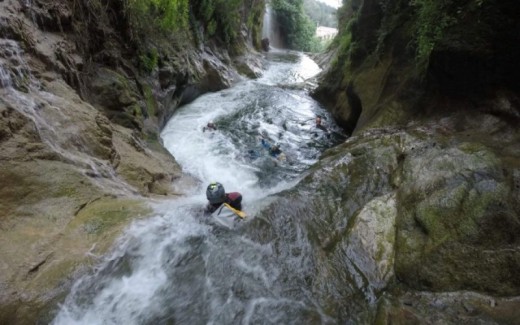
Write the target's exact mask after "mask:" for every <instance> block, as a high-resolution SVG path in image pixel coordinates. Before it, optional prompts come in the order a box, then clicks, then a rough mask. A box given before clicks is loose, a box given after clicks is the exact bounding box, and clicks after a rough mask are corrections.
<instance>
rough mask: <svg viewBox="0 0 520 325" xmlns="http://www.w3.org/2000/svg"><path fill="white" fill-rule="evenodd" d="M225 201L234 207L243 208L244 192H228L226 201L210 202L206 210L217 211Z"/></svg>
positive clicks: (209, 211)
mask: <svg viewBox="0 0 520 325" xmlns="http://www.w3.org/2000/svg"><path fill="white" fill-rule="evenodd" d="M223 203H227V204H229V205H230V206H231V207H232V208H234V209H237V210H242V194H240V193H238V192H231V193H226V200H225V201H224V202H222V203H216V204H209V203H208V205H207V206H206V212H208V213H213V212H215V211H216V210H217V209H218V208H220V206H221V205H222V204H223Z"/></svg>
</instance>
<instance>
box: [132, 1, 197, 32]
mask: <svg viewBox="0 0 520 325" xmlns="http://www.w3.org/2000/svg"><path fill="white" fill-rule="evenodd" d="M125 1H126V2H125V9H126V13H127V15H128V18H129V21H130V24H131V26H132V27H133V28H136V29H137V30H138V31H141V32H144V33H145V35H146V33H149V32H154V31H156V30H157V29H158V30H160V31H163V32H175V31H179V30H182V29H185V28H187V26H188V17H189V0H125Z"/></svg>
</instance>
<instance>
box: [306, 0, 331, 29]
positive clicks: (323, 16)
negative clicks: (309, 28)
mask: <svg viewBox="0 0 520 325" xmlns="http://www.w3.org/2000/svg"><path fill="white" fill-rule="evenodd" d="M303 9H304V10H305V13H306V14H307V16H309V18H310V19H311V20H312V21H313V22H314V23H315V24H317V25H319V26H326V27H334V28H336V27H338V18H337V16H336V12H337V9H336V8H333V7H331V6H329V5H327V4H325V3H323V2H319V1H317V0H304V1H303Z"/></svg>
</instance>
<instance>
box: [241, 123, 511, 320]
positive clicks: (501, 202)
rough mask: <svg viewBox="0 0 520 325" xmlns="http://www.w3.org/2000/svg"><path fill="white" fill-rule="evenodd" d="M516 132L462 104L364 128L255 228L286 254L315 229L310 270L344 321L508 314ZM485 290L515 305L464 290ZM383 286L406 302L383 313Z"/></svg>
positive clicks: (312, 284)
mask: <svg viewBox="0 0 520 325" xmlns="http://www.w3.org/2000/svg"><path fill="white" fill-rule="evenodd" d="M482 125H486V128H485V131H483V130H482V128H481V126H482ZM519 137H520V134H519V133H518V132H517V130H514V129H512V128H511V127H510V126H508V123H507V122H506V121H503V120H501V119H498V118H496V117H494V116H492V115H487V116H486V115H476V116H465V115H462V114H461V115H457V114H455V115H453V116H451V117H446V118H443V119H442V120H439V121H435V122H433V121H432V122H429V123H426V124H422V125H421V124H416V123H415V124H414V123H411V124H409V125H408V126H407V127H404V128H387V129H372V130H370V131H366V132H363V133H361V134H359V135H358V136H356V137H351V138H350V139H348V140H347V141H346V142H345V143H344V144H342V145H340V146H338V147H336V148H333V149H330V150H328V151H326V152H325V154H324V155H323V157H322V159H321V161H320V162H319V163H318V164H317V165H316V166H315V167H314V168H313V169H312V170H311V171H309V172H308V174H307V176H306V177H305V178H304V179H303V180H302V181H301V182H300V184H299V185H297V186H296V187H295V188H294V189H292V190H289V191H288V192H285V193H282V194H281V195H280V196H279V197H278V198H277V199H276V200H275V202H274V203H273V204H271V205H270V208H269V209H268V211H267V212H266V213H265V214H262V220H263V221H259V220H258V221H256V220H255V224H254V226H255V227H256V229H250V228H248V233H250V234H251V236H252V237H253V238H255V239H256V240H259V241H261V242H263V241H270V240H273V238H279V239H280V241H281V243H280V244H279V246H278V247H279V248H278V250H277V254H279V256H280V258H284V259H285V258H287V256H293V254H294V253H295V251H294V247H295V246H298V244H300V245H301V243H302V240H301V237H302V236H303V237H304V238H308V240H309V241H310V244H308V245H309V246H308V247H303V248H302V247H300V248H299V250H298V252H299V253H298V254H304V255H303V256H308V258H306V259H305V260H306V261H307V262H306V263H310V265H312V266H313V272H310V274H309V275H308V278H306V279H303V280H302V281H304V282H305V283H306V285H308V286H309V290H312V292H313V293H314V294H315V295H316V297H318V299H319V301H320V302H321V304H322V305H323V306H324V308H325V310H327V311H328V312H329V313H330V315H331V316H332V317H334V318H336V319H339V320H340V321H346V322H350V321H353V322H362V323H364V322H373V321H375V320H376V319H378V321H379V320H380V319H382V320H381V322H382V324H386V323H393V322H397V323H408V322H411V323H423V322H426V323H428V322H433V323H435V322H438V321H441V322H446V323H453V324H456V323H460V322H468V323H471V321H476V322H477V323H485V322H486V321H493V322H496V323H498V324H509V323H511V320H512V319H514V317H515V316H514V315H515V308H518V306H519V305H518V299H517V298H513V297H515V296H518V295H519V294H520V287H519V286H518V281H517V277H516V276H515V274H516V272H517V271H516V270H517V269H518V267H519V266H520V265H519V264H518V263H519V261H520V259H519V254H520V250H519V249H518V240H519V238H520V236H519V235H518V233H519V232H518V230H519V229H518V225H520V219H519V218H520V215H519V211H520V209H519V205H518V204H519V202H520V201H519V187H518V182H519V179H518V176H519V168H520V165H519V162H520V160H518V158H519V157H520V156H519V153H520V152H519V149H520V147H519V144H520V141H519ZM251 228H253V227H251ZM278 228H279V229H278ZM273 232H274V234H273ZM303 242H305V241H303ZM299 256H302V255H299ZM463 290H466V291H468V292H469V293H468V294H465V293H460V294H453V296H450V294H448V292H458V291H463ZM430 292H431V293H430ZM477 293H482V294H484V295H488V296H489V297H494V296H499V297H511V298H500V299H504V301H507V303H506V305H507V306H508V307H507V308H506V309H507V310H508V311H507V315H508V316H504V317H502V316H501V315H500V312H497V313H493V312H490V310H492V309H491V307H490V308H487V307H486V308H487V309H486V308H484V307H482V302H483V301H485V300H486V299H487V298H482V299H480V298H479V299H477V300H478V301H479V302H475V301H473V300H471V299H469V298H467V297H469V296H471V295H478V294H477ZM414 295H418V296H420V297H421V298H420V301H421V302H420V303H419V302H417V301H416V300H415V298H410V297H414ZM443 295H444V296H446V295H447V296H450V297H451V298H449V299H445V298H439V297H444V296H443ZM466 296H467V297H466ZM331 297H334V298H331ZM383 297H390V298H389V299H390V300H392V299H394V300H395V299H397V301H399V302H398V303H397V305H396V306H394V305H391V306H394V307H388V308H389V309H388V310H387V311H385V312H381V311H380V312H376V311H377V305H378V304H379V305H380V307H379V308H383V307H381V306H383V305H384V304H385V303H383V302H382V301H384V299H386V298H383ZM407 297H408V298H407ZM450 299H451V300H450ZM459 299H460V300H459ZM468 299H469V300H468ZM489 299H494V298H489ZM477 300H476V301H477ZM345 301H348V302H349V303H348V304H347V303H345ZM392 301H393V300H392ZM407 301H410V303H412V304H414V306H415V307H414V308H411V307H409V306H408V305H407ZM450 301H458V303H457V304H453V303H451V302H450ZM461 301H466V303H465V305H461V304H460V302H461ZM436 302H438V303H439V305H438V306H436V305H435V304H436ZM441 302H442V303H441ZM428 305H432V306H434V308H433V310H429V309H428V307H427V306H428ZM441 305H442V306H441ZM385 306H386V305H385ZM435 306H436V307H435ZM464 306H466V307H464ZM384 308H387V307H384ZM464 308H465V309H467V310H465V311H462V312H461V311H460V310H461V309H464ZM385 310H386V309H385ZM468 310H469V311H468ZM476 310H479V311H478V312H477V311H476ZM383 314H384V315H386V316H384V317H383V316H381V315H383ZM468 314H470V316H468ZM477 314H478V315H480V316H477ZM376 316H377V317H376ZM380 317H383V318H380Z"/></svg>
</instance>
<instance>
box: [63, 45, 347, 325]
mask: <svg viewBox="0 0 520 325" xmlns="http://www.w3.org/2000/svg"><path fill="white" fill-rule="evenodd" d="M269 62H270V68H269V70H267V71H266V73H265V75H264V77H262V78H260V79H259V80H254V81H245V82H243V83H241V84H238V85H236V86H235V87H233V88H232V89H228V90H224V91H221V92H217V93H211V94H207V95H204V96H202V97H199V98H198V99H197V100H196V101H194V102H193V103H191V104H189V105H186V106H184V107H182V108H180V109H179V110H178V111H177V112H176V113H175V115H174V116H173V118H172V119H171V121H170V122H169V123H168V125H167V126H166V127H165V129H164V130H163V133H162V138H163V140H164V144H165V147H166V148H167V149H168V150H170V151H171V152H172V154H173V155H174V156H175V158H176V160H177V161H178V162H179V163H180V164H181V165H182V166H183V169H184V172H186V173H188V174H191V175H193V176H194V177H196V178H197V179H199V180H200V186H198V187H196V188H194V189H192V191H193V192H192V193H190V195H189V196H186V197H185V198H183V199H181V200H176V201H169V202H162V203H160V204H155V206H154V208H155V212H156V216H154V217H152V218H150V219H148V220H142V221H139V222H137V223H135V224H134V225H133V226H132V227H131V228H130V229H129V230H128V232H127V233H126V235H125V236H124V237H123V238H122V239H121V243H120V244H119V245H117V247H116V249H115V251H114V253H113V255H112V256H111V257H109V258H108V259H107V261H106V262H105V263H104V264H103V265H101V266H99V268H98V269H96V270H94V272H93V273H92V274H91V275H90V276H88V277H84V278H83V279H81V280H80V281H79V282H78V283H76V285H75V286H74V288H73V290H72V292H71V294H70V295H69V296H68V298H67V300H66V301H65V303H64V304H63V306H61V309H60V310H59V313H58V315H57V316H56V318H55V320H54V324H120V323H125V324H173V323H181V324H204V323H206V324H231V323H234V324H235V323H242V324H256V323H276V324H283V323H294V324H298V323H307V322H309V320H313V322H314V323H324V324H328V323H333V321H332V320H331V319H329V318H328V317H327V316H326V315H325V313H324V312H323V311H322V310H321V308H320V306H319V305H318V304H317V303H316V302H315V301H314V299H313V298H312V294H311V293H310V291H309V290H310V289H309V288H307V286H306V285H305V280H304V279H305V278H306V274H307V273H308V272H310V271H309V270H310V267H309V261H308V260H307V256H309V255H310V253H309V251H310V249H311V248H310V247H309V244H308V243H307V241H306V237H307V235H306V234H305V233H304V232H302V231H301V229H300V230H294V234H293V235H294V236H295V238H297V241H298V243H300V247H295V249H297V250H298V251H300V252H301V254H298V255H297V256H293V257H288V258H284V259H282V260H280V259H277V258H276V257H275V255H276V254H274V251H275V250H276V244H275V243H264V244H260V243H257V242H254V241H251V240H249V239H248V237H247V236H246V235H245V234H241V232H240V227H238V228H237V229H235V230H228V229H222V228H218V227H216V226H214V225H212V224H208V223H206V222H205V219H204V218H201V212H200V211H201V207H202V206H203V205H204V204H205V197H204V189H205V186H206V185H207V183H208V182H210V181H213V180H215V181H220V182H221V183H223V184H224V186H225V188H226V189H227V190H228V191H239V192H241V193H242V194H243V196H244V201H243V206H244V210H245V211H246V212H248V213H249V215H250V218H254V214H255V211H257V210H259V209H260V208H261V206H262V205H265V204H266V202H268V201H269V197H268V196H269V195H271V194H275V193H277V192H279V191H281V190H283V189H287V188H290V187H291V186H293V184H294V183H295V182H297V181H298V179H299V178H300V177H301V175H302V173H303V172H304V171H305V170H306V169H307V168H308V167H309V166H310V165H311V164H313V163H314V162H316V161H317V159H318V157H319V155H320V153H321V152H322V151H323V150H324V149H325V148H328V147H330V146H332V145H334V144H335V143H337V142H338V141H339V139H337V138H334V136H332V137H326V136H325V134H324V132H323V131H321V130H317V129H315V128H314V127H313V126H312V125H313V124H314V117H315V114H321V115H323V116H325V117H328V115H327V114H326V112H324V111H323V109H322V108H321V107H320V106H319V105H318V104H317V103H316V102H314V101H313V100H312V99H311V98H310V97H309V96H308V95H307V94H306V93H305V91H302V90H294V89H292V90H290V89H289V90H288V89H285V88H284V87H283V85H286V84H294V83H298V82H302V81H304V80H305V79H307V78H309V77H310V76H312V75H314V74H316V73H318V72H319V68H318V67H317V66H316V65H315V64H314V62H313V61H311V60H310V59H308V58H307V57H305V56H303V55H301V54H299V53H288V52H277V53H271V54H270V57H269ZM210 120H213V121H214V122H215V123H216V125H217V130H216V131H211V132H210V131H206V132H203V131H202V128H203V127H204V126H205V125H206V124H207V123H208V121H210ZM331 120H332V119H331V118H330V117H328V119H327V121H331ZM328 127H329V128H330V129H332V130H335V129H336V127H335V126H334V125H332V123H329V125H328ZM262 131H265V132H266V134H267V139H268V140H269V141H270V142H272V143H275V142H278V143H279V144H280V146H281V148H282V150H283V151H284V153H285V154H286V156H287V159H286V161H278V160H276V159H273V158H272V157H270V156H269V154H268V153H267V151H266V150H265V149H263V148H262V147H261V145H260V143H259V134H260V133H261V132H262ZM251 152H255V153H256V154H255V155H253V156H252V155H251V154H250V153H251ZM246 222H247V221H246Z"/></svg>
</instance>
